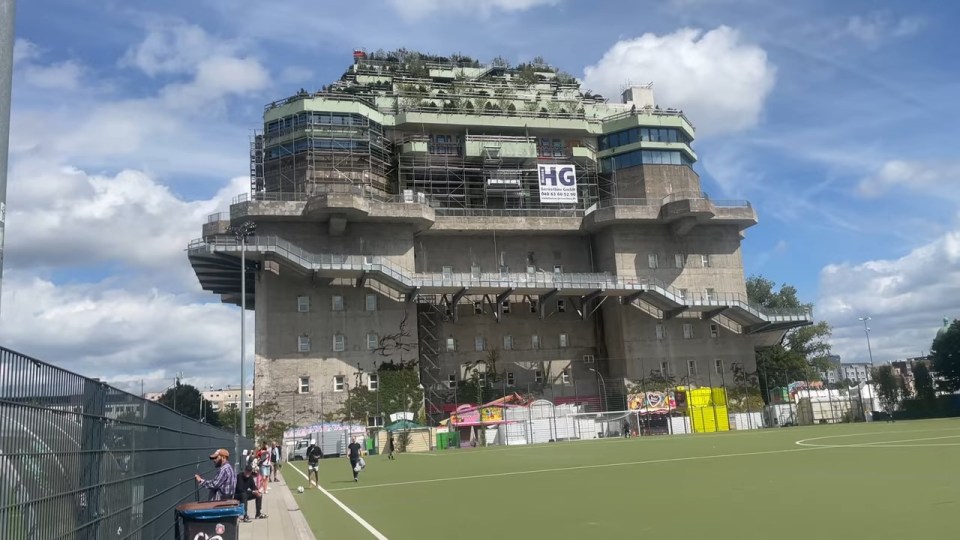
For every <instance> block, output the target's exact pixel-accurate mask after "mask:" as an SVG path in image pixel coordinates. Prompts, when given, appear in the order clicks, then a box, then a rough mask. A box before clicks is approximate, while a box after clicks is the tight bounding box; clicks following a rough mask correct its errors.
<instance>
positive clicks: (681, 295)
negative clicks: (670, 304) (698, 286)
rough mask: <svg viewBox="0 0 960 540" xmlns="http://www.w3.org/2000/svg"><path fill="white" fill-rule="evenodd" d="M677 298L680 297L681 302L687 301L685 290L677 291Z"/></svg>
mask: <svg viewBox="0 0 960 540" xmlns="http://www.w3.org/2000/svg"><path fill="white" fill-rule="evenodd" d="M677 296H678V297H680V299H681V300H686V299H687V290H686V289H677Z"/></svg>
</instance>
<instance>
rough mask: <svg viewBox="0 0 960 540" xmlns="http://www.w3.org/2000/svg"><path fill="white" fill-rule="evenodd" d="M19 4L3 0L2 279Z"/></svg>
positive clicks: (0, 120) (0, 25)
mask: <svg viewBox="0 0 960 540" xmlns="http://www.w3.org/2000/svg"><path fill="white" fill-rule="evenodd" d="M16 5H17V3H16V1H15V0H0V281H2V278H3V236H4V228H5V223H6V214H7V150H8V148H9V146H10V94H11V89H12V88H13V82H12V80H13V41H14V40H13V37H14V36H13V22H14V19H15V17H14V13H15V11H16ZM0 288H2V287H0Z"/></svg>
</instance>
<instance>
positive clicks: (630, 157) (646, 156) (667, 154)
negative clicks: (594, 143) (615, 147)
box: [600, 150, 693, 172]
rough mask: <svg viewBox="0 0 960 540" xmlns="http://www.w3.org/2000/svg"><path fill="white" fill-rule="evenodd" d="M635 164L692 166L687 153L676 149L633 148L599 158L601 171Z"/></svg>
mask: <svg viewBox="0 0 960 540" xmlns="http://www.w3.org/2000/svg"><path fill="white" fill-rule="evenodd" d="M637 165H686V166H687V167H692V166H693V160H691V159H690V158H689V157H687V154H685V153H683V152H679V151H676V150H634V151H632V152H625V153H623V154H617V155H615V156H612V157H608V158H603V159H602V160H600V171H601V172H612V171H618V170H620V169H626V168H629V167H636V166H637Z"/></svg>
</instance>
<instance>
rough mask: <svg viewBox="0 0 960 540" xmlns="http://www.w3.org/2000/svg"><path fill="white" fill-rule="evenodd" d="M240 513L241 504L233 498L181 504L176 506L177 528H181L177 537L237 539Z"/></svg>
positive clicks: (187, 539) (219, 539) (241, 510)
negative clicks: (181, 532)
mask: <svg viewBox="0 0 960 540" xmlns="http://www.w3.org/2000/svg"><path fill="white" fill-rule="evenodd" d="M242 515H243V506H242V505H241V504H240V501H237V500H233V499H228V500H225V501H211V502H200V503H187V504H181V505H179V506H177V516H178V517H179V521H180V523H179V524H178V526H177V530H178V532H179V531H180V530H181V529H182V530H183V534H182V535H179V536H178V537H179V538H182V539H184V540H194V539H195V538H203V539H204V540H206V539H213V538H217V539H218V540H238V538H239V534H238V531H237V521H238V520H239V519H240V516H242Z"/></svg>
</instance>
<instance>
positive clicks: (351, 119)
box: [264, 111, 376, 137]
mask: <svg viewBox="0 0 960 540" xmlns="http://www.w3.org/2000/svg"><path fill="white" fill-rule="evenodd" d="M368 122H370V123H373V124H376V123H375V122H371V121H370V120H369V119H368V118H366V117H364V116H361V115H359V114H344V113H331V112H319V111H313V112H302V113H297V114H295V115H292V116H287V117H285V118H279V119H277V120H272V121H270V122H267V124H266V125H265V126H264V134H265V135H267V136H268V137H269V136H274V135H279V134H281V133H283V132H286V131H289V130H291V129H296V128H298V127H304V126H319V125H334V126H341V125H342V126H365V125H367V123H368Z"/></svg>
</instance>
